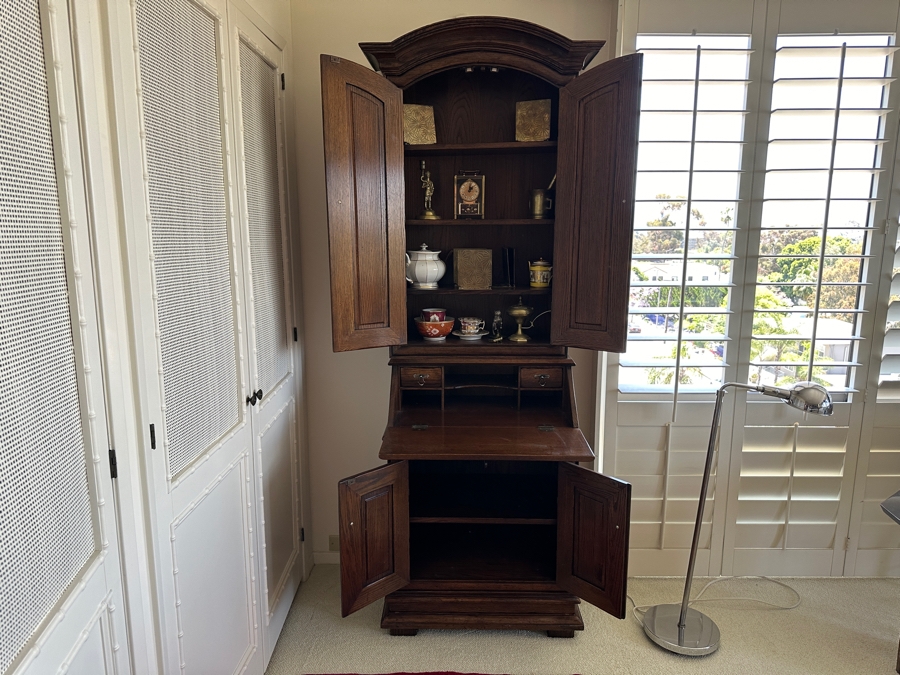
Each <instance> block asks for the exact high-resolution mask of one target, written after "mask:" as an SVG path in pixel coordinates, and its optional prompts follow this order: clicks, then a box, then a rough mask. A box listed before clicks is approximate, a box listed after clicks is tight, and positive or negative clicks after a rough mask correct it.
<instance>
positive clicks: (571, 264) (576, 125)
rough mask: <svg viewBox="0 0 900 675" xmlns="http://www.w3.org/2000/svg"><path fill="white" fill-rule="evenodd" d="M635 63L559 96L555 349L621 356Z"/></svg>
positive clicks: (616, 63) (607, 69) (601, 71)
mask: <svg viewBox="0 0 900 675" xmlns="http://www.w3.org/2000/svg"><path fill="white" fill-rule="evenodd" d="M641 59H642V56H641V55H640V54H631V55H629V56H623V57H621V58H618V59H614V60H612V61H607V62H606V63H602V64H600V65H599V66H597V67H596V68H592V69H591V70H588V71H587V72H585V73H583V74H581V75H580V76H578V77H576V78H575V79H574V80H572V82H570V83H569V84H567V85H566V86H565V87H563V88H562V89H560V91H559V155H558V156H559V159H558V164H557V190H556V223H555V232H554V244H553V249H554V256H555V260H554V263H553V314H552V321H551V332H550V341H551V342H552V343H553V344H557V345H567V346H570V347H583V348H585V349H597V350H603V351H611V352H623V351H625V340H626V338H627V337H628V286H629V279H630V270H631V230H632V221H633V220H634V182H635V170H636V167H637V147H638V115H639V113H640V93H641Z"/></svg>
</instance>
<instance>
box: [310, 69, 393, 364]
mask: <svg viewBox="0 0 900 675" xmlns="http://www.w3.org/2000/svg"><path fill="white" fill-rule="evenodd" d="M321 69H322V115H323V126H324V135H325V182H326V188H327V202H328V247H329V255H330V261H331V313H332V340H333V348H334V351H347V350H353V349H364V348H368V347H383V346H388V345H396V344H403V343H404V342H406V334H407V330H406V321H405V314H406V305H405V302H406V297H405V288H406V282H405V281H404V277H405V274H404V259H403V246H404V220H405V214H404V211H403V203H404V196H403V195H404V179H403V117H402V101H401V95H400V91H399V90H398V89H397V88H396V87H394V86H393V85H391V84H390V83H389V82H386V81H385V80H384V78H382V77H379V76H377V75H376V74H375V73H373V72H372V71H370V70H368V69H366V68H363V67H362V66H360V65H358V64H355V63H352V62H350V61H345V60H342V59H339V58H337V57H333V56H328V55H325V54H323V55H322V57H321Z"/></svg>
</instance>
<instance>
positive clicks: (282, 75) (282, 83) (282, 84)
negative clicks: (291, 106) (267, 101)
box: [281, 73, 284, 91]
mask: <svg viewBox="0 0 900 675" xmlns="http://www.w3.org/2000/svg"><path fill="white" fill-rule="evenodd" d="M281 91H284V73H282V74H281Z"/></svg>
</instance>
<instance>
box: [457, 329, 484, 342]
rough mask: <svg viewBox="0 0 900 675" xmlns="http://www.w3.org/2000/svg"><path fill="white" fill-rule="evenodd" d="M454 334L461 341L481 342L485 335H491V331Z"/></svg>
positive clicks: (458, 332)
mask: <svg viewBox="0 0 900 675" xmlns="http://www.w3.org/2000/svg"><path fill="white" fill-rule="evenodd" d="M453 334H454V335H455V336H456V337H458V338H459V339H460V340H480V339H481V338H483V337H484V336H485V335H489V334H490V333H489V331H486V330H480V331H478V332H477V333H462V332H460V331H458V330H455V331H453Z"/></svg>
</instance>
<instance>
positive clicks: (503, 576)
mask: <svg viewBox="0 0 900 675" xmlns="http://www.w3.org/2000/svg"><path fill="white" fill-rule="evenodd" d="M409 561H410V578H411V579H454V580H461V581H496V580H504V581H552V580H553V579H555V577H556V525H555V524H553V525H510V524H505V523H504V524H481V523H479V524H474V523H411V524H410V537H409Z"/></svg>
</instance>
